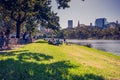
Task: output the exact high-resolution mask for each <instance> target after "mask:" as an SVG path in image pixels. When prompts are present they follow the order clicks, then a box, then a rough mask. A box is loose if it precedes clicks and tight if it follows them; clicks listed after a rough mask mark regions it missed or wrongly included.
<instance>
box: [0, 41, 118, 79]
mask: <svg viewBox="0 0 120 80" xmlns="http://www.w3.org/2000/svg"><path fill="white" fill-rule="evenodd" d="M119 75H120V56H116V55H113V54H111V53H109V54H108V53H107V52H103V51H100V50H96V49H92V48H87V47H84V46H78V45H74V44H72V45H65V44H63V45H61V46H55V45H49V44H48V43H47V42H46V41H43V40H40V41H38V42H34V43H31V44H27V45H25V46H22V47H21V48H18V49H16V50H10V51H8V52H4V53H0V79H1V80H2V79H4V80H6V79H7V80H14V79H16V80H27V79H28V80H90V79H92V80H104V79H105V80H106V79H110V80H119V79H120V76H119Z"/></svg>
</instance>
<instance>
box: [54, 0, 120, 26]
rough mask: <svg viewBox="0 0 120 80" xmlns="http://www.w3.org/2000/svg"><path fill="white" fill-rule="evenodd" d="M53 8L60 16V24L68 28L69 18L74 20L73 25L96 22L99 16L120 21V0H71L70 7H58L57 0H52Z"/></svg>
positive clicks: (109, 20) (110, 20)
mask: <svg viewBox="0 0 120 80" xmlns="http://www.w3.org/2000/svg"><path fill="white" fill-rule="evenodd" d="M52 6H53V7H52V9H53V11H54V12H57V13H58V16H59V17H60V25H61V27H62V28H67V27H68V25H67V22H68V20H73V27H74V26H77V23H78V21H79V22H80V24H86V25H90V23H92V24H93V25H94V24H95V20H96V19H97V18H107V20H108V22H115V21H116V20H118V22H120V10H119V7H120V0H85V1H81V0H71V2H70V8H68V9H65V10H63V9H60V10H58V9H57V5H56V2H55V0H52Z"/></svg>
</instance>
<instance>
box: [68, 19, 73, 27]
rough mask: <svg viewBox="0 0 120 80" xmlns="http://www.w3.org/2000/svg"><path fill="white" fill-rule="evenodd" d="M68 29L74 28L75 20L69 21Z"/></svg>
mask: <svg viewBox="0 0 120 80" xmlns="http://www.w3.org/2000/svg"><path fill="white" fill-rule="evenodd" d="M68 28H69V29H71V28H73V20H68Z"/></svg>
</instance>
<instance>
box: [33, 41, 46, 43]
mask: <svg viewBox="0 0 120 80" xmlns="http://www.w3.org/2000/svg"><path fill="white" fill-rule="evenodd" d="M35 43H48V42H47V41H37V42H35Z"/></svg>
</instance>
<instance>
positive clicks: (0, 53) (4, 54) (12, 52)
mask: <svg viewBox="0 0 120 80" xmlns="http://www.w3.org/2000/svg"><path fill="white" fill-rule="evenodd" d="M27 51H28V50H19V51H10V52H8V51H5V52H0V56H14V55H16V54H15V53H21V52H27Z"/></svg>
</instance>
